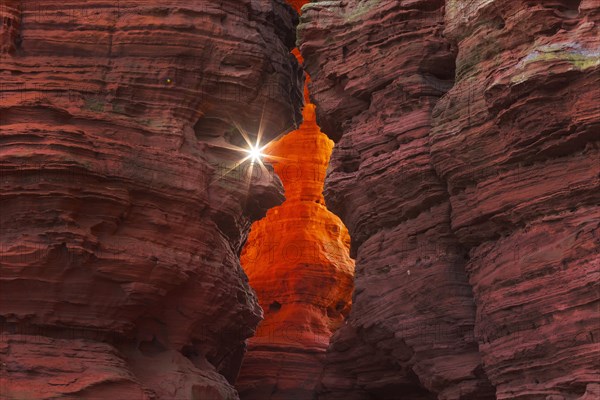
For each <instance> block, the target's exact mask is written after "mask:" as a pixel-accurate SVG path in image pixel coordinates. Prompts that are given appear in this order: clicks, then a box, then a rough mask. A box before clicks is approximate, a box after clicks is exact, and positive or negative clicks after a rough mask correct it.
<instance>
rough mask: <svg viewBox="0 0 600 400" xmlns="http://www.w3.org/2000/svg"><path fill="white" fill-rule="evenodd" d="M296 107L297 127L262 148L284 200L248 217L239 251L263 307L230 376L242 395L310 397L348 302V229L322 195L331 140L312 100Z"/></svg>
mask: <svg viewBox="0 0 600 400" xmlns="http://www.w3.org/2000/svg"><path fill="white" fill-rule="evenodd" d="M303 114H304V122H303V123H302V125H301V126H300V129H298V130H296V131H294V132H291V133H289V134H287V135H286V136H285V137H283V138H282V139H280V140H278V141H276V142H274V143H273V144H272V145H270V146H269V148H268V150H267V152H268V154H269V155H270V156H267V157H266V159H267V160H270V161H271V162H272V163H273V165H274V168H275V172H277V174H278V175H279V176H280V177H281V179H282V181H283V185H284V187H285V193H286V200H285V202H284V203H283V204H282V205H280V206H278V207H275V208H273V209H271V210H269V211H268V213H267V216H266V217H265V218H264V219H262V220H260V221H258V222H255V223H254V225H253V226H252V231H251V232H250V235H249V237H248V243H247V244H246V246H245V247H244V251H243V252H242V256H241V261H242V266H243V268H244V270H245V271H246V274H247V275H248V278H249V281H250V285H251V286H252V288H254V290H255V291H256V294H257V296H258V300H259V303H260V305H261V306H262V308H263V310H264V313H265V318H264V320H263V321H262V322H261V323H260V325H259V328H258V330H257V333H256V335H255V336H254V337H252V338H251V339H250V340H249V347H248V353H247V354H246V356H245V359H244V363H243V366H242V370H241V373H240V376H239V379H238V382H237V388H238V390H239V392H240V396H241V397H242V399H244V400H252V399H256V400H267V399H281V400H300V399H312V398H313V396H314V391H315V387H316V384H317V383H318V381H319V375H320V373H321V370H322V366H323V360H324V355H325V350H326V349H327V346H328V344H329V339H330V337H331V335H332V332H333V331H334V330H335V329H337V327H338V326H339V325H340V324H341V323H342V321H343V320H344V317H345V316H347V315H348V312H349V310H350V300H351V294H352V287H353V286H352V279H353V272H354V261H353V260H352V259H351V258H350V256H349V246H350V237H349V236H348V231H347V229H346V227H345V226H344V225H343V224H342V222H341V221H340V219H339V218H338V217H337V216H335V215H334V214H332V213H331V212H330V211H329V210H327V208H326V207H325V204H324V203H325V202H324V199H323V195H322V191H323V181H324V179H325V170H326V168H327V163H328V161H329V155H330V153H331V149H332V148H333V142H332V141H331V140H330V139H328V138H327V136H326V135H325V134H323V133H321V132H320V130H319V127H318V126H317V125H316V121H315V115H314V105H312V104H307V105H305V107H304V112H303Z"/></svg>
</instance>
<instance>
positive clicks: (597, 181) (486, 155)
mask: <svg viewBox="0 0 600 400" xmlns="http://www.w3.org/2000/svg"><path fill="white" fill-rule="evenodd" d="M460 3H461V2H458V1H453V2H448V5H447V13H446V29H445V34H446V36H447V37H448V38H449V39H450V40H452V41H453V42H455V43H457V45H458V57H457V59H456V82H455V85H454V87H453V88H452V89H451V90H450V91H449V92H448V94H447V95H446V96H444V97H443V98H442V99H441V100H440V102H439V103H438V104H437V106H436V109H435V110H434V129H433V130H432V132H431V135H430V143H431V155H432V160H433V164H434V165H435V168H436V170H437V172H438V174H439V175H440V176H441V177H443V180H444V181H445V182H446V183H447V186H448V192H449V193H450V204H451V206H452V230H453V231H454V232H455V233H456V235H457V236H458V237H459V239H460V241H461V243H463V244H464V245H465V246H466V247H468V248H469V249H470V253H469V255H470V257H469V261H468V263H467V265H466V270H467V273H468V276H469V281H470V283H471V285H472V287H473V291H474V295H475V302H476V305H477V318H476V329H475V334H476V336H477V338H478V340H479V344H480V350H481V354H482V357H483V362H484V365H485V371H486V373H487V375H488V377H489V378H490V380H491V381H492V383H493V384H494V385H495V386H496V388H497V390H496V396H497V398H498V399H563V398H564V399H574V398H597V397H598V396H599V392H598V391H599V389H600V386H599V384H600V382H599V380H600V377H599V376H598V371H599V370H600V347H599V345H598V338H599V335H600V320H599V318H600V314H599V311H600V310H599V309H598V305H599V302H598V299H599V294H600V291H599V286H598V282H599V278H600V256H599V250H600V240H599V239H600V236H599V235H600V230H599V224H600V218H599V217H600V209H599V208H598V205H599V204H600V153H599V146H598V145H599V142H598V140H599V139H600V135H599V133H600V105H599V103H598V101H597V100H598V98H600V26H599V24H600V3H598V2H597V1H594V0H592V1H590V0H587V1H586V0H584V1H513V2H508V1H506V2H501V1H494V2H489V1H487V2H484V1H478V2H473V4H471V5H470V7H468V8H464V7H461V4H460ZM459 15H460V16H461V17H460V18H459V17H458V16H459ZM483 38H485V40H483ZM586 393H587V394H586ZM580 396H581V397H580Z"/></svg>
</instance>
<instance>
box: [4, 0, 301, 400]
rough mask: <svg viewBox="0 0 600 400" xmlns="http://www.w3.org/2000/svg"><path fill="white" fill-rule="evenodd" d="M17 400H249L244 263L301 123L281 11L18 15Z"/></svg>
mask: <svg viewBox="0 0 600 400" xmlns="http://www.w3.org/2000/svg"><path fill="white" fill-rule="evenodd" d="M0 17H1V19H2V31H1V36H0V43H1V54H0V57H1V58H0V65H1V68H0V70H1V72H0V74H1V82H2V84H1V86H0V96H1V98H0V124H1V125H0V127H1V136H0V140H1V141H2V145H1V147H0V166H1V171H2V177H1V185H2V191H1V194H0V210H1V211H0V223H1V242H2V245H1V247H0V262H1V264H0V329H1V344H0V358H1V363H0V397H1V398H3V399H23V398H28V399H38V398H61V399H65V398H90V399H91V398H115V399H137V398H148V399H150V398H152V399H169V400H172V399H211V400H212V399H236V398H238V396H237V393H236V391H235V390H234V389H233V386H232V385H231V383H232V382H233V381H234V379H235V377H236V375H237V373H238V369H239V366H240V363H241V358H242V355H243V352H244V347H245V343H244V340H245V338H247V337H249V336H251V335H252V334H253V332H254V329H255V327H256V325H257V323H258V321H259V320H260V318H261V310H260V308H259V306H258V303H257V301H256V297H255V295H254V293H253V291H252V290H251V289H250V287H249V285H248V283H247V278H246V276H245V274H244V273H243V271H242V269H241V267H240V265H239V260H238V254H239V251H240V248H241V245H242V243H244V242H245V239H246V234H247V231H248V229H249V227H250V223H251V222H252V221H253V220H255V219H258V218H260V217H262V216H263V215H264V214H265V212H266V209H267V208H269V207H272V206H274V205H276V204H279V203H280V202H281V201H282V200H283V188H282V186H281V183H280V181H279V179H278V178H276V177H274V176H273V174H272V173H271V172H269V173H266V174H264V175H262V176H261V177H256V176H254V177H249V176H248V175H247V173H246V171H247V169H246V164H242V165H239V166H238V168H234V169H233V170H232V171H230V169H231V168H232V167H235V165H236V162H237V161H239V160H240V159H242V158H243V157H244V156H245V154H244V153H243V152H239V151H233V150H231V149H229V148H230V147H234V146H241V145H242V144H243V143H244V141H243V139H242V137H241V135H240V133H239V132H238V130H239V129H243V130H246V131H248V132H250V133H253V132H256V131H257V130H258V129H259V126H262V128H263V136H264V137H265V138H267V139H269V138H272V137H275V136H277V135H279V134H280V133H282V132H285V131H287V130H290V129H292V128H294V127H295V126H296V124H297V121H299V120H300V118H301V115H300V114H299V110H300V105H301V101H302V92H301V72H300V71H299V69H298V64H297V62H296V60H295V58H294V57H293V56H291V55H290V54H289V52H290V49H291V48H292V47H293V45H294V32H293V28H294V26H295V24H296V21H297V16H296V14H295V13H294V12H293V10H292V8H291V7H289V6H288V5H286V4H284V3H283V2H282V1H278V0H273V1H264V2H260V4H259V3H257V2H253V1H252V2H251V1H249V0H247V1H240V0H235V1H221V2H211V1H195V2H189V1H180V0H167V1H162V2H160V4H159V3H158V2H147V1H141V0H140V1H136V0H130V1H120V2H114V1H102V0H97V1H86V2H82V1H70V0H66V1H62V2H60V3H56V2H39V1H33V0H22V1H3V2H2V5H1V7H0Z"/></svg>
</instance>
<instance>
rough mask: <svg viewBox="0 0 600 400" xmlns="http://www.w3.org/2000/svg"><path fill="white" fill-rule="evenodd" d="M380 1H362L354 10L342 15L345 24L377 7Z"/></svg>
mask: <svg viewBox="0 0 600 400" xmlns="http://www.w3.org/2000/svg"><path fill="white" fill-rule="evenodd" d="M379 2H380V0H364V1H362V2H361V3H359V4H358V6H357V7H356V8H354V9H353V10H351V11H350V12H348V13H347V14H345V15H344V18H345V20H346V22H352V21H356V20H357V19H358V18H360V17H361V16H362V15H364V14H366V13H367V12H369V11H371V10H372V9H373V8H375V7H377V5H378V4H379Z"/></svg>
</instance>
